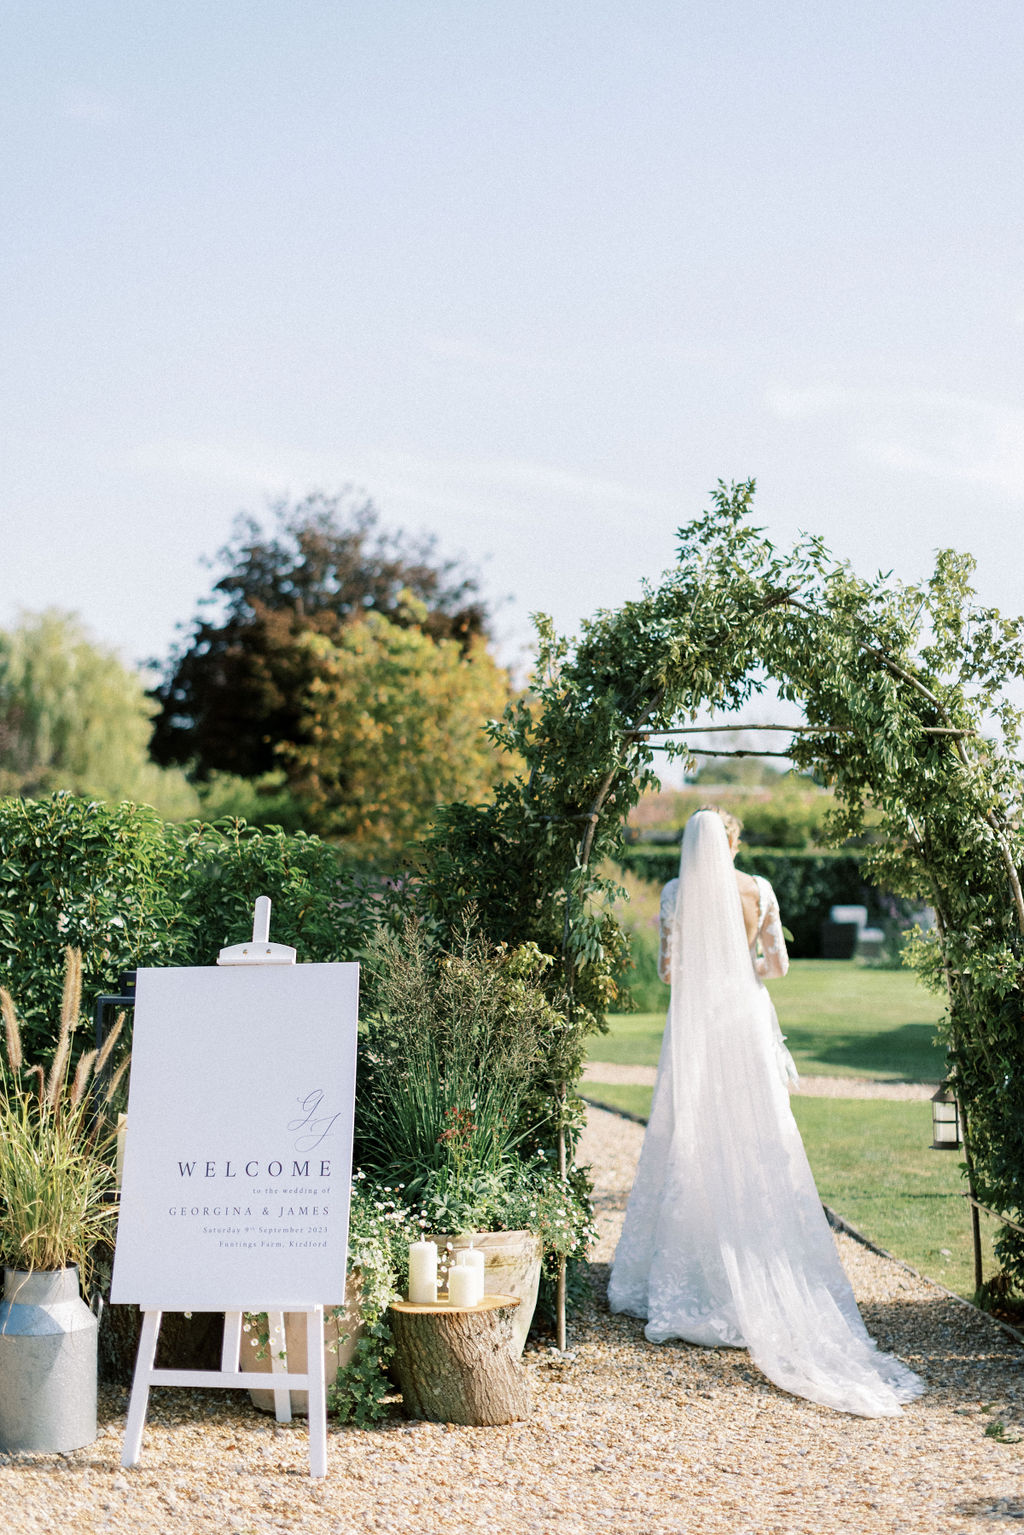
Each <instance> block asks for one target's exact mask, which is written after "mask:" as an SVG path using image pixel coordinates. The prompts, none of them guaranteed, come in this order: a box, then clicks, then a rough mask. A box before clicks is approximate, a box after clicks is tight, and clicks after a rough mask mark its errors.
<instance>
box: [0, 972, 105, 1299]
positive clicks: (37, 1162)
mask: <svg viewBox="0 0 1024 1535" xmlns="http://www.w3.org/2000/svg"><path fill="white" fill-rule="evenodd" d="M81 1000H82V962H81V955H80V954H79V952H78V950H76V949H68V950H67V952H66V963H65V971H64V993H63V1000H62V1003H61V1012H60V1028H59V1032H58V1037H57V1048H56V1051H55V1053H54V1056H53V1059H52V1061H51V1062H50V1064H49V1068H48V1069H47V1068H46V1067H44V1066H42V1065H34V1066H29V1065H27V1064H26V1063H25V1060H24V1056H23V1051H22V1040H21V1029H20V1026H19V1023H18V1016H17V1013H16V1011H15V1007H14V1002H13V1000H12V998H11V995H10V993H9V992H7V991H6V990H4V989H3V988H2V987H0V1010H2V1013H3V1021H4V1038H5V1047H6V1048H5V1051H4V1052H3V1055H2V1056H0V1262H2V1263H3V1264H4V1265H5V1266H6V1267H8V1268H15V1269H28V1270H32V1269H47V1270H52V1269H60V1268H68V1267H70V1266H71V1265H72V1264H77V1265H78V1270H79V1275H80V1277H81V1280H82V1283H83V1286H84V1285H86V1284H87V1283H88V1281H89V1277H90V1271H91V1268H92V1264H93V1258H94V1254H95V1253H96V1251H97V1249H98V1248H99V1247H101V1246H102V1245H103V1244H105V1243H108V1242H110V1241H111V1240H112V1238H113V1234H114V1227H115V1224H116V1220H117V1205H116V1203H115V1202H114V1201H113V1199H112V1198H111V1196H112V1194H113V1191H114V1185H115V1178H114V1167H113V1153H114V1146H115V1135H114V1132H113V1130H112V1128H111V1126H110V1124H109V1121H108V1118H107V1110H108V1109H109V1105H110V1102H111V1100H112V1098H113V1096H114V1093H115V1092H116V1090H117V1087H118V1085H119V1082H120V1079H121V1077H122V1076H123V1074H124V1071H125V1070H126V1068H127V1065H128V1061H127V1058H126V1059H125V1060H124V1061H123V1062H122V1064H121V1066H120V1067H119V1068H118V1070H117V1072H116V1073H115V1074H114V1076H113V1077H112V1079H111V1080H110V1082H109V1083H108V1084H107V1085H106V1086H105V1088H104V1090H103V1091H102V1092H101V1093H99V1094H97V1092H96V1090H95V1087H96V1084H97V1083H98V1082H100V1081H102V1077H103V1074H104V1071H105V1068H106V1066H107V1064H108V1062H109V1060H110V1057H111V1054H112V1052H113V1049H114V1046H115V1044H116V1042H117V1038H118V1035H119V1033H120V1029H121V1019H118V1022H117V1026H116V1027H115V1028H114V1029H112V1030H111V1032H110V1034H109V1035H108V1037H107V1039H106V1041H105V1043H104V1045H103V1048H102V1050H99V1051H96V1050H90V1051H87V1052H86V1053H85V1054H83V1055H81V1056H80V1057H79V1060H78V1063H77V1066H76V1067H75V1068H74V1069H73V1070H72V1053H73V1052H72V1046H73V1040H74V1032H75V1029H76V1027H77V1025H78V1021H79V1017H80V1011H81ZM90 1084H93V1090H92V1091H90Z"/></svg>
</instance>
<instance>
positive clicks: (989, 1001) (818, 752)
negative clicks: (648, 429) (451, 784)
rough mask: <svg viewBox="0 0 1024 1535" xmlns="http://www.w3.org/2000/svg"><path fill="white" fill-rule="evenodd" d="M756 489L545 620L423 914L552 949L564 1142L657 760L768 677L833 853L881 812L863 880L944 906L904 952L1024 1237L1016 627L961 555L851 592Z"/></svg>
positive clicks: (982, 1174) (993, 1199) (438, 863)
mask: <svg viewBox="0 0 1024 1535" xmlns="http://www.w3.org/2000/svg"><path fill="white" fill-rule="evenodd" d="M753 490H754V486H753V482H749V483H747V484H742V485H738V486H729V487H727V486H725V485H720V487H719V490H718V491H717V493H716V494H715V495H714V497H713V501H712V505H711V508H710V510H709V511H708V512H707V513H706V515H704V516H703V517H701V518H699V519H698V520H696V521H694V522H692V523H690V524H688V525H687V526H686V527H683V528H682V529H680V531H679V559H678V563H677V565H676V566H675V567H674V568H673V569H672V570H671V571H670V572H668V573H667V575H666V576H665V577H664V578H663V580H662V582H661V583H660V584H659V585H657V586H654V585H650V586H647V587H645V589H644V590H643V593H642V595H641V597H640V598H639V599H638V600H636V601H634V602H628V603H627V604H626V605H625V606H624V607H622V608H621V609H619V610H617V611H614V612H600V613H598V614H597V615H596V616H595V617H594V618H593V619H592V620H591V621H589V622H588V623H586V624H585V625H584V626H583V629H582V632H581V635H580V637H579V639H578V640H576V641H574V642H571V643H570V642H568V641H566V640H563V639H560V638H559V637H558V636H556V635H555V633H554V631H553V630H552V628H551V625H550V624H549V623H548V622H547V621H546V620H544V619H541V620H539V621H538V628H539V636H540V646H539V655H538V663H537V669H536V673H535V676H534V679H533V684H532V687H531V690H530V693H529V695H528V696H527V697H525V698H523V699H521V700H520V701H519V702H517V703H516V704H514V705H513V706H511V707H510V708H509V709H508V710H507V711H506V714H505V716H504V718H503V719H502V720H500V721H498V722H496V723H495V724H494V725H493V726H492V727H491V733H492V736H493V739H494V741H495V742H496V744H498V745H499V746H501V747H503V748H506V749H507V750H508V751H510V752H511V753H514V754H517V755H518V757H519V759H520V761H521V762H522V764H523V768H522V770H521V771H520V772H518V773H517V774H515V775H514V776H513V777H511V778H510V779H509V780H507V781H506V782H504V783H502V784H501V785H499V786H498V787H497V789H496V790H495V792H494V794H493V796H492V798H491V799H490V800H489V801H488V802H487V803H485V804H482V805H466V804H457V805H452V806H449V807H446V808H445V810H444V811H443V812H442V813H441V816H440V818H439V821H438V823H437V826H436V828H435V831H434V833H433V835H432V838H431V840H430V842H429V843H428V845H427V848H426V868H425V875H426V879H425V890H426V893H427V899H428V900H429V902H430V904H431V907H432V910H433V914H434V916H435V918H436V919H437V920H438V921H440V922H441V924H442V925H445V926H448V925H451V926H454V924H455V923H456V922H457V921H458V914H459V913H460V912H461V911H462V910H463V909H464V908H465V905H466V903H467V901H472V902H473V903H475V906H476V909H477V912H478V914H479V920H480V923H481V926H482V927H483V928H484V930H485V931H486V933H487V934H488V936H489V937H491V938H492V939H494V940H497V941H501V940H504V941H508V942H514V943H521V942H527V941H532V942H536V943H537V944H538V945H539V946H540V947H541V948H542V949H544V950H545V951H546V952H548V953H549V954H552V955H557V956H559V957H560V960H561V965H560V969H559V972H558V981H557V989H558V993H559V1000H560V1003H561V1006H562V1009H563V1012H564V1015H565V1019H566V1023H565V1027H564V1029H563V1030H562V1031H561V1033H559V1034H558V1035H557V1036H556V1037H553V1038H552V1040H551V1048H550V1056H549V1061H548V1069H549V1075H550V1084H549V1085H550V1088H551V1093H552V1096H553V1097H554V1099H555V1101H557V1102H559V1103H560V1104H561V1105H562V1108H561V1114H560V1122H559V1123H558V1126H557V1128H558V1132H559V1138H560V1140H561V1142H562V1144H563V1146H564V1142H565V1139H566V1134H567V1133H568V1139H569V1143H570V1146H571V1144H572V1140H573V1131H574V1128H575V1126H576V1125H577V1124H578V1122H579V1119H578V1116H579V1104H578V1100H576V1099H575V1096H574V1094H573V1093H572V1092H571V1085H572V1083H573V1082H574V1081H575V1080H576V1079H577V1077H578V1075H579V1072H580V1070H581V1067H582V1059H583V1053H584V1048H585V1043H584V1041H585V1036H586V1034H587V1033H588V1032H590V1031H592V1030H594V1029H599V1028H600V1027H601V1017H602V1013H603V1011H604V1009H605V1008H606V1007H607V1006H608V1005H609V1004H610V1003H611V1002H613V1001H614V999H615V995H616V985H615V981H614V974H615V972H616V970H617V969H618V968H619V967H620V966H621V962H622V959H623V956H624V948H625V939H624V937H623V934H622V932H621V931H620V929H619V928H618V925H617V923H616V921H615V919H614V917H613V915H612V913H611V910H610V901H609V897H610V895H611V894H612V893H613V890H614V881H610V880H608V879H607V878H606V877H605V875H604V874H603V873H602V872H601V869H602V867H604V866H605V865H606V860H609V859H612V858H614V856H615V854H616V853H617V851H618V850H619V847H620V840H621V833H622V828H623V825H624V822H625V819H626V817H627V815H628V813H629V811H630V810H631V808H632V807H633V806H634V805H635V804H636V802H637V801H638V799H639V797H640V795H641V794H642V793H643V791H644V789H645V788H647V787H648V786H649V785H651V784H652V783H653V782H654V780H655V775H654V772H653V762H654V752H655V750H658V749H660V750H663V751H667V752H669V753H670V754H672V753H677V754H679V755H685V754H686V753H687V751H688V746H687V744H686V742H687V727H692V726H693V723H694V721H695V719H696V718H697V717H698V715H699V714H701V713H703V712H705V711H707V710H708V709H714V710H716V711H732V710H736V709H738V708H740V707H741V706H742V705H743V704H744V703H746V702H747V701H748V700H749V699H750V698H751V697H752V696H754V695H755V694H757V693H759V692H760V691H762V690H763V689H764V688H765V686H766V685H767V681H768V679H772V680H774V682H775V685H776V687H777V689H778V691H779V693H780V695H781V696H782V697H783V698H784V699H787V700H792V701H794V702H797V703H799V704H800V705H801V706H802V709H803V711H804V716H805V719H806V726H804V727H803V728H801V729H800V730H798V731H797V732H795V733H794V738H793V742H792V745H791V746H790V747H788V748H787V754H788V755H789V756H790V757H791V758H792V759H793V761H794V762H795V763H796V764H797V765H798V766H800V767H802V768H804V769H808V770H814V771H815V772H816V773H818V774H820V775H821V777H822V778H823V780H824V781H825V782H827V783H829V784H831V785H832V787H833V788H834V791H835V797H836V809H835V812H834V814H833V817H832V825H831V828H830V830H831V834H832V836H833V837H834V839H835V840H836V841H841V840H843V839H844V838H846V837H849V836H856V835H859V834H861V833H863V832H864V831H865V829H866V815H867V812H868V811H869V809H870V810H871V812H872V818H873V822H874V824H873V828H872V835H873V836H874V837H875V838H876V839H877V840H876V843H875V845H874V846H873V848H872V851H871V855H870V865H869V867H870V869H871V872H872V874H873V876H874V877H875V878H876V879H877V881H878V882H879V883H880V884H883V885H885V886H886V887H887V888H889V889H891V890H893V891H894V892H895V893H898V894H901V895H905V896H908V897H910V898H916V899H919V900H921V901H923V902H927V903H928V904H929V905H930V906H932V907H933V908H934V910H935V913H936V928H935V930H934V932H932V933H931V934H927V935H922V936H920V937H919V938H918V939H917V940H916V941H915V944H914V946H913V949H912V951H911V959H912V962H913V963H914V964H915V966H916V967H917V968H918V970H919V971H920V973H921V974H922V975H923V977H924V978H925V979H926V981H928V982H929V983H930V984H932V985H934V986H936V987H937V988H940V989H941V990H942V991H943V992H944V994H945V996H946V1002H947V1008H946V1014H945V1017H944V1020H943V1023H942V1025H941V1029H942V1033H943V1038H944V1042H945V1044H946V1046H947V1050H948V1053H949V1061H950V1071H951V1074H952V1076H953V1077H954V1079H955V1082H956V1088H957V1093H958V1096H959V1098H960V1100H961V1103H962V1105H963V1107H964V1109H965V1110H966V1118H967V1123H968V1125H969V1140H968V1143H967V1157H968V1164H969V1167H970V1170H971V1174H972V1178H973V1183H974V1188H975V1190H976V1193H977V1196H978V1198H979V1199H980V1200H981V1201H982V1202H983V1203H984V1204H986V1205H989V1206H991V1207H992V1208H993V1209H995V1210H998V1211H1000V1212H1002V1213H1003V1214H1005V1215H1007V1216H1010V1217H1012V1218H1013V1219H1015V1220H1018V1221H1019V1220H1020V1218H1021V1214H1022V1210H1024V1193H1022V1186H1021V1184H1022V1177H1024V1048H1022V1047H1024V1007H1022V1003H1024V896H1022V892H1021V864H1022V855H1024V846H1022V839H1024V831H1022V816H1021V771H1020V764H1019V763H1018V762H1017V760H1016V753H1017V751H1018V749H1019V743H1020V731H1021V720H1022V716H1021V711H1020V710H1018V709H1017V708H1016V707H1014V706H1013V704H1012V703H1011V702H1010V701H1009V700H1008V698H1007V697H1006V688H1007V684H1008V683H1009V682H1010V681H1011V679H1014V678H1019V677H1020V676H1021V675H1022V674H1024V646H1022V635H1024V625H1022V622H1021V620H1019V619H1013V620H1008V619H1004V618H1002V617H1001V616H1000V614H999V613H998V612H997V611H996V610H995V609H992V608H987V607H984V606H982V605H980V604H979V603H978V601H977V599H976V596H975V593H974V591H973V590H972V587H971V585H970V578H971V573H972V570H973V562H972V560H971V559H970V557H969V556H966V555H960V554H956V553H953V552H950V551H945V552H942V553H940V554H939V556H938V561H937V565H936V569H935V573H934V575H933V576H932V577H931V579H930V580H929V581H927V582H925V583H923V584H920V585H907V584H904V583H901V582H899V581H894V580H893V579H892V578H891V577H890V576H887V575H879V576H878V577H876V578H875V579H874V580H872V581H866V580H862V579H860V578H859V577H858V576H856V575H855V574H854V572H853V571H852V570H851V569H850V568H849V566H848V565H846V564H844V563H841V562H839V561H837V560H836V559H834V558H833V556H832V555H831V554H830V553H829V551H828V549H827V548H826V547H825V545H824V543H823V542H822V541H821V539H819V538H817V537H805V538H803V539H802V540H801V541H800V542H798V543H797V545H796V546H795V547H794V548H793V549H791V550H789V551H785V552H780V551H779V550H777V549H776V548H775V547H774V546H773V545H772V544H771V543H770V542H769V540H768V539H767V538H766V537H765V535H764V533H763V531H762V530H760V529H758V528H757V527H756V526H754V525H753V522H752V520H751V511H752V499H753ZM997 1251H998V1252H999V1256H1000V1259H1001V1262H1002V1265H1003V1269H1004V1271H1005V1272H1006V1273H1007V1274H1008V1275H1009V1276H1010V1277H1011V1278H1012V1279H1013V1280H1014V1281H1016V1283H1017V1284H1018V1285H1022V1284H1024V1237H1022V1235H1021V1234H1020V1233H1018V1232H1016V1231H1014V1230H1013V1229H1012V1227H1009V1226H1004V1227H1003V1230H1002V1234H1001V1236H1000V1238H999V1240H998V1242H997Z"/></svg>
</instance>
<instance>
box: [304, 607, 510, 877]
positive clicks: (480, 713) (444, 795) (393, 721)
mask: <svg viewBox="0 0 1024 1535" xmlns="http://www.w3.org/2000/svg"><path fill="white" fill-rule="evenodd" d="M398 616H400V617H401V618H402V620H403V622H401V623H398V622H396V621H395V620H394V619H392V618H385V617H384V615H383V614H382V613H372V612H371V613H368V614H367V615H366V616H365V618H362V619H359V620H358V621H357V622H354V623H350V624H347V625H346V626H345V628H344V629H343V630H342V631H341V634H340V635H339V637H338V640H337V642H332V641H331V640H329V639H327V637H326V636H325V635H319V634H318V635H310V636H308V638H307V641H306V648H307V650H308V651H309V652H310V656H309V659H310V663H311V666H312V667H313V668H315V671H316V677H315V680H314V681H313V683H312V684H311V685H310V687H309V689H308V691H307V693H306V695H305V698H304V704H305V715H304V719H303V726H304V734H305V736H306V741H305V743H304V744H302V745H298V746H293V747H285V748H283V750H282V753H281V756H282V760H283V761H284V762H285V764H286V768H287V770H288V772H289V777H290V780H291V784H292V788H293V791H294V792H295V794H296V797H297V798H298V799H299V800H300V802H302V803H303V804H304V805H306V806H307V807H308V812H309V815H310V820H311V824H312V825H314V826H315V827H316V828H317V830H318V831H320V832H321V833H322V834H323V835H324V836H328V837H340V838H342V839H343V840H345V841H346V842H347V843H350V844H351V845H352V846H353V847H355V848H357V849H359V851H360V852H364V853H366V854H368V855H371V856H380V855H381V854H385V853H402V852H404V851H405V850H407V849H408V848H409V847H410V846H411V845H412V844H413V843H415V842H416V841H418V840H419V839H421V838H422V837H423V836H424V835H425V834H426V832H427V830H428V829H429V827H430V825H431V822H432V820H433V816H434V811H435V808H436V807H437V805H439V804H442V803H447V802H449V801H452V800H459V801H461V802H464V803H468V804H475V803H477V802H479V801H480V800H482V799H483V798H484V797H485V796H486V795H487V794H488V793H489V792H490V790H491V789H492V788H493V786H494V784H495V783H496V782H497V781H498V780H499V779H500V778H501V777H503V776H507V774H508V772H510V771H511V764H512V759H511V758H510V757H509V756H507V755H506V754H503V753H499V752H498V751H497V750H496V749H495V747H494V745H493V743H492V742H491V740H490V739H489V738H488V736H487V734H486V733H485V726H486V725H487V723H488V721H490V720H494V719H496V718H497V717H498V716H500V715H501V714H502V713H503V712H504V709H505V707H506V705H507V704H508V703H509V702H510V699H511V692H510V687H509V678H508V674H507V672H505V671H504V670H503V668H501V667H500V666H498V665H497V663H496V662H495V661H494V659H493V657H492V656H491V655H490V652H489V651H488V649H487V646H486V644H485V643H484V641H483V639H481V638H479V637H476V638H474V639H473V640H471V641H470V644H469V645H468V647H465V648H464V647H463V646H462V645H460V644H459V643H458V641H456V640H454V639H439V640H433V639H431V638H430V637H429V636H428V634H427V633H426V632H425V622H426V619H427V617H428V615H427V612H426V609H425V608H424V606H423V604H422V603H416V602H415V599H413V598H409V599H408V601H407V604H406V607H405V608H404V609H403V610H401V612H400V614H399V615H398ZM416 619H419V620H422V623H423V625H424V626H421V625H420V623H417V622H410V620H416Z"/></svg>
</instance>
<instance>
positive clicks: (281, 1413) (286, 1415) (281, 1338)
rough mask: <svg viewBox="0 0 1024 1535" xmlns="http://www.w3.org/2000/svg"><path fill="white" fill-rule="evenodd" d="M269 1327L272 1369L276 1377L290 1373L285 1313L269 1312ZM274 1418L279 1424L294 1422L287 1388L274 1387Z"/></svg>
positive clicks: (290, 1397)
mask: <svg viewBox="0 0 1024 1535" xmlns="http://www.w3.org/2000/svg"><path fill="white" fill-rule="evenodd" d="M267 1326H268V1330H269V1332H270V1342H269V1344H268V1345H267V1346H268V1348H269V1349H270V1368H271V1371H272V1372H273V1374H275V1375H285V1374H287V1372H288V1345H287V1342H286V1339H285V1330H284V1312H283V1311H268V1312H267ZM274 1416H275V1418H276V1419H277V1421H278V1423H290V1422H291V1421H292V1395H291V1392H290V1391H289V1390H288V1387H287V1386H275V1387H274Z"/></svg>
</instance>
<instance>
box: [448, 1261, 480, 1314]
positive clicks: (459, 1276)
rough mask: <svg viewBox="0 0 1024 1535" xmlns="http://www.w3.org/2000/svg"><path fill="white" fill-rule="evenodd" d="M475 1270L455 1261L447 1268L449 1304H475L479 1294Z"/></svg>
mask: <svg viewBox="0 0 1024 1535" xmlns="http://www.w3.org/2000/svg"><path fill="white" fill-rule="evenodd" d="M478 1284H479V1281H478V1279H477V1275H476V1270H475V1269H471V1268H467V1267H466V1265H465V1264H464V1263H455V1264H453V1265H452V1267H451V1268H450V1269H449V1270H448V1304H449V1306H475V1305H476V1304H477V1301H478V1300H480V1298H481V1297H480V1296H479V1295H478V1294H477V1286H478Z"/></svg>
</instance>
